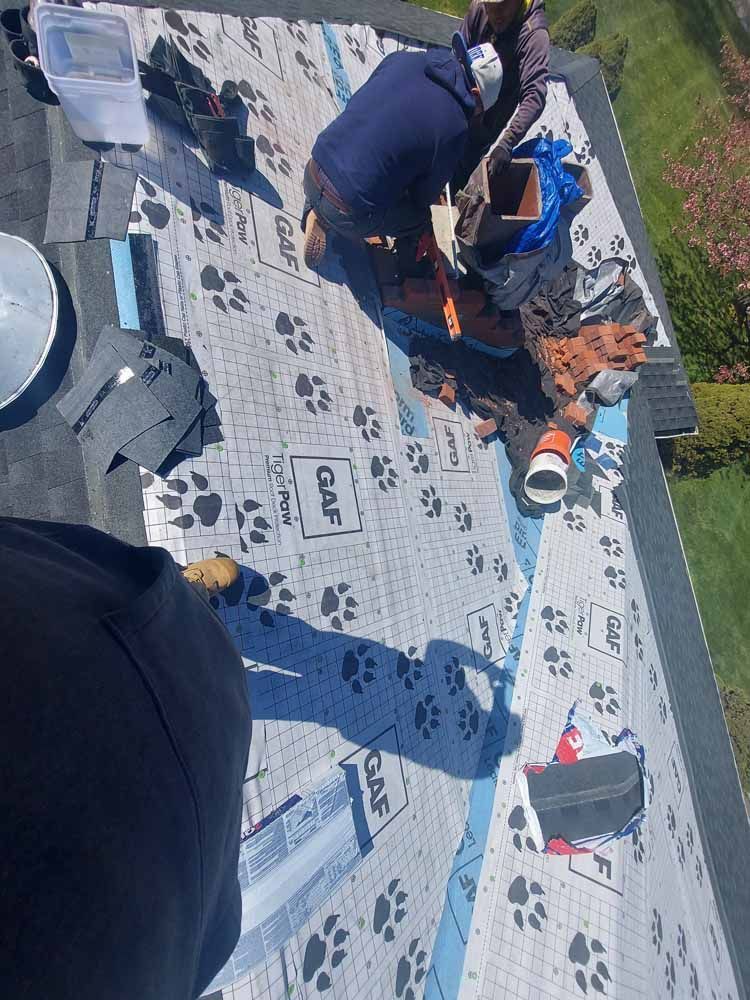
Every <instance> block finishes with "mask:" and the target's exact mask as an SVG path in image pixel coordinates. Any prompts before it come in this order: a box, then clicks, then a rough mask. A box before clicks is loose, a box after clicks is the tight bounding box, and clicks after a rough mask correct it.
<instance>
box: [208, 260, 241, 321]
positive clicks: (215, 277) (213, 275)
mask: <svg viewBox="0 0 750 1000" xmlns="http://www.w3.org/2000/svg"><path fill="white" fill-rule="evenodd" d="M227 285H231V286H233V288H232V291H231V292H230V294H229V296H228V297H227V298H226V301H225V298H224V296H222V295H221V294H220V293H221V292H223V291H224V290H225V289H226V287H227ZM239 285H240V279H239V278H238V277H237V275H236V274H233V273H232V272H231V271H222V273H221V274H219V272H218V270H217V269H216V268H215V267H214V265H213V264H207V265H206V266H205V267H204V268H203V270H202V271H201V287H202V288H203V291H204V292H214V293H215V294H214V295H213V296H212V297H211V301H212V302H213V304H214V305H215V306H216V308H217V309H218V310H219V312H223V313H224V315H225V316H226V315H228V313H227V305H229V308H230V309H233V310H234V311H235V312H240V313H244V312H247V310H246V309H245V306H246V305H247V304H248V300H247V296H246V295H245V293H244V292H243V291H242V289H241V288H240V287H239Z"/></svg>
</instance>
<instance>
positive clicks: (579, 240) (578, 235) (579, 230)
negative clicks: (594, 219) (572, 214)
mask: <svg viewBox="0 0 750 1000" xmlns="http://www.w3.org/2000/svg"><path fill="white" fill-rule="evenodd" d="M571 236H572V237H573V242H574V243H575V245H576V246H577V247H582V246H583V244H584V243H585V242H586V240H587V239H588V238H589V230H588V226H582V225H581V224H580V223H579V224H578V225H577V226H575V227H574V228H573V232H572V233H571Z"/></svg>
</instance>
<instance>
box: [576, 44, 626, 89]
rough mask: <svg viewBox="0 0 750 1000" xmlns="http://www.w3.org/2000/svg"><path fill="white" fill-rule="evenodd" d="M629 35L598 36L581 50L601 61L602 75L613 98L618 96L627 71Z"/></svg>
mask: <svg viewBox="0 0 750 1000" xmlns="http://www.w3.org/2000/svg"><path fill="white" fill-rule="evenodd" d="M628 45H629V42H628V37H627V35H622V34H619V33H618V34H616V35H607V37H606V38H597V39H596V40H595V41H593V42H589V43H588V45H584V46H583V47H582V48H581V49H580V50H579V51H580V52H582V53H584V54H585V55H587V56H593V57H594V58H595V59H598V60H599V62H600V63H601V69H602V76H603V77H604V83H605V84H606V87H607V93H608V94H609V96H610V97H611V98H612V100H614V99H615V97H617V95H618V93H619V91H620V87H621V86H622V76H623V73H624V71H625V57H626V56H627V54H628Z"/></svg>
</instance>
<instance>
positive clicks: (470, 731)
mask: <svg viewBox="0 0 750 1000" xmlns="http://www.w3.org/2000/svg"><path fill="white" fill-rule="evenodd" d="M458 728H459V729H460V730H461V732H462V734H463V739H464V742H468V741H469V740H470V739H472V738H473V737H474V736H476V735H477V733H478V732H479V709H478V708H477V706H476V703H475V702H474V701H473V700H472V699H471V698H467V699H466V701H465V702H464V707H463V708H461V709H459V712H458Z"/></svg>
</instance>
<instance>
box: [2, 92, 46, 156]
mask: <svg viewBox="0 0 750 1000" xmlns="http://www.w3.org/2000/svg"><path fill="white" fill-rule="evenodd" d="M38 107H39V110H38V111H34V112H33V113H32V114H30V115H26V116H25V117H23V118H16V119H15V120H14V121H13V122H12V124H11V134H12V137H13V146H14V149H15V156H16V170H25V169H26V168H27V167H33V166H34V164H35V163H43V162H44V160H48V159H49V144H48V140H47V129H46V124H47V122H46V118H45V115H46V111H45V110H44V106H43V105H38Z"/></svg>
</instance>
